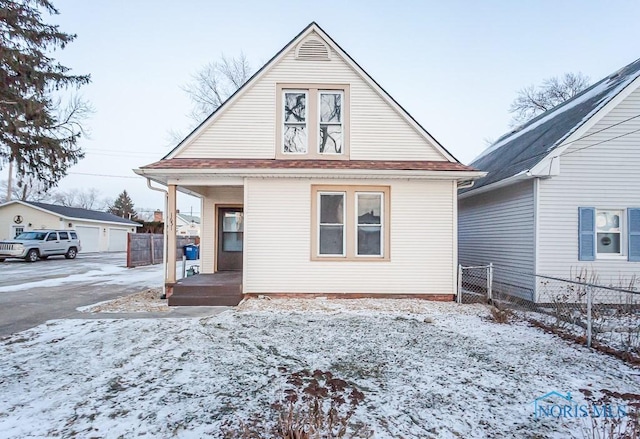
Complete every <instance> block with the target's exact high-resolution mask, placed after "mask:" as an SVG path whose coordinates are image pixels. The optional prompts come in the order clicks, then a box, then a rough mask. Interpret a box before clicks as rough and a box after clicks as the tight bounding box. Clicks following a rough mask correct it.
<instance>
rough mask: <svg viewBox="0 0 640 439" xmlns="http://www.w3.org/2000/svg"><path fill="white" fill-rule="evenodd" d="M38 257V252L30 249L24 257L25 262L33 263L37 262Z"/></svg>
mask: <svg viewBox="0 0 640 439" xmlns="http://www.w3.org/2000/svg"><path fill="white" fill-rule="evenodd" d="M39 257H40V256H39V255H38V250H36V249H35V248H32V249H31V250H29V251H28V252H27V256H26V257H25V259H26V261H27V262H35V261H37V260H38V258H39Z"/></svg>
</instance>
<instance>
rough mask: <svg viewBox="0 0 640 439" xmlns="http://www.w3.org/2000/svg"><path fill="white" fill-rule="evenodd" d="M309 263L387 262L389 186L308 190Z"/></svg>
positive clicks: (328, 187) (324, 187)
mask: <svg viewBox="0 0 640 439" xmlns="http://www.w3.org/2000/svg"><path fill="white" fill-rule="evenodd" d="M311 191H312V200H313V202H312V205H311V230H312V231H313V232H312V233H311V237H312V239H311V259H312V260H324V261H327V260H330V261H388V260H390V252H389V249H390V246H391V238H390V234H389V224H390V221H391V217H390V209H389V199H390V193H391V192H390V188H389V187H388V186H364V185H363V186H356V185H345V186H340V185H322V186H320V185H318V186H315V185H314V186H311Z"/></svg>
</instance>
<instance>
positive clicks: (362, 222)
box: [356, 192, 384, 256]
mask: <svg viewBox="0 0 640 439" xmlns="http://www.w3.org/2000/svg"><path fill="white" fill-rule="evenodd" d="M383 197H384V194H382V193H372V192H356V205H357V207H356V211H357V218H356V228H357V233H356V254H357V255H358V256H382V255H383V254H384V251H383V250H384V249H383V243H384V239H383V236H384V233H383V224H382V222H383V221H382V219H383V217H384V216H383V211H382V209H383V207H382V206H383V205H384V201H383Z"/></svg>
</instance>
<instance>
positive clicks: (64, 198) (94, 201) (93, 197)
mask: <svg viewBox="0 0 640 439" xmlns="http://www.w3.org/2000/svg"><path fill="white" fill-rule="evenodd" d="M51 200H52V202H54V203H56V204H59V205H61V206H67V207H80V208H82V209H91V210H106V209H107V208H108V204H109V203H108V202H107V201H106V200H104V199H101V198H100V191H99V190H98V189H96V188H88V189H71V190H68V191H61V190H58V191H55V192H54V193H52V194H51Z"/></svg>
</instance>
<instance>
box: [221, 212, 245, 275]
mask: <svg viewBox="0 0 640 439" xmlns="http://www.w3.org/2000/svg"><path fill="white" fill-rule="evenodd" d="M243 220H244V214H243V212H242V208H241V207H225V208H220V209H218V271H227V270H242V243H243V241H244V239H243V235H244V221H243Z"/></svg>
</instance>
